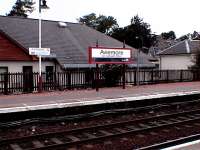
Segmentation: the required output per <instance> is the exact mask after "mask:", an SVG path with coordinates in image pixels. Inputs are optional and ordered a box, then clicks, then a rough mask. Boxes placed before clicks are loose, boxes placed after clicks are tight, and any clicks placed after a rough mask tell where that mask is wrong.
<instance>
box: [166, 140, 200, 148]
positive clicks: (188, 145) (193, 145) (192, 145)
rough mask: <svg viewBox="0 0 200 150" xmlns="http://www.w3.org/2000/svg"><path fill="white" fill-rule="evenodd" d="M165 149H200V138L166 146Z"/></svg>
mask: <svg viewBox="0 0 200 150" xmlns="http://www.w3.org/2000/svg"><path fill="white" fill-rule="evenodd" d="M163 150H200V140H196V141H193V142H189V143H184V144H181V145H177V146H173V147H170V148H165V149H163Z"/></svg>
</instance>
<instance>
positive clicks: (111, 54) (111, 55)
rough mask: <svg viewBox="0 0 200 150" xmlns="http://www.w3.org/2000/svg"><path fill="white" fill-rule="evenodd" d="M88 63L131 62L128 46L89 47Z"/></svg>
mask: <svg viewBox="0 0 200 150" xmlns="http://www.w3.org/2000/svg"><path fill="white" fill-rule="evenodd" d="M88 50H89V63H90V64H128V63H131V49H130V48H102V47H89V49H88Z"/></svg>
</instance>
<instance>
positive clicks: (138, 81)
mask: <svg viewBox="0 0 200 150" xmlns="http://www.w3.org/2000/svg"><path fill="white" fill-rule="evenodd" d="M135 38H136V39H139V40H141V46H140V44H139V48H138V51H137V71H136V72H137V78H136V79H137V85H138V86H139V85H140V67H139V61H140V59H139V58H140V48H142V47H143V38H142V37H141V36H136V37H135Z"/></svg>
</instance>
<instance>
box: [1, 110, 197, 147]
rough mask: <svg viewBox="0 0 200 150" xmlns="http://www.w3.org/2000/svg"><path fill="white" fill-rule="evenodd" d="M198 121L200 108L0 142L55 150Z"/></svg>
mask: <svg viewBox="0 0 200 150" xmlns="http://www.w3.org/2000/svg"><path fill="white" fill-rule="evenodd" d="M197 121H200V109H197V110H193V111H185V112H179V113H172V114H163V115H159V116H154V117H148V118H143V119H138V120H130V121H123V122H116V123H110V124H105V125H98V126H90V127H86V128H78V129H73V130H68V131H59V132H51V133H45V134H37V135H32V136H26V137H20V138H17V137H16V138H12V139H2V140H0V150H50V149H53V150H55V149H58V148H63V147H71V146H75V145H84V144H87V143H94V142H97V141H104V140H106V139H112V138H116V137H117V138H118V137H123V136H127V135H137V134H141V133H145V132H149V131H153V130H156V129H166V128H169V127H175V126H177V125H185V124H192V123H195V122H197ZM199 125H200V124H199Z"/></svg>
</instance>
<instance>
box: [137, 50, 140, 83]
mask: <svg viewBox="0 0 200 150" xmlns="http://www.w3.org/2000/svg"><path fill="white" fill-rule="evenodd" d="M139 51H140V50H139V49H138V50H137V78H136V79H137V85H138V86H139V85H140V84H139V71H140V70H139Z"/></svg>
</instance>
